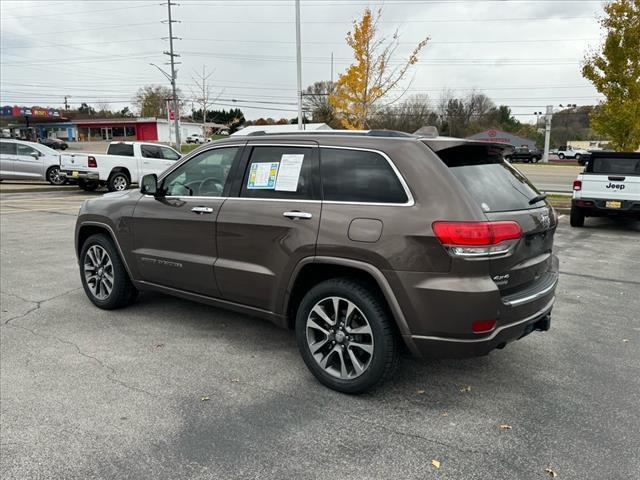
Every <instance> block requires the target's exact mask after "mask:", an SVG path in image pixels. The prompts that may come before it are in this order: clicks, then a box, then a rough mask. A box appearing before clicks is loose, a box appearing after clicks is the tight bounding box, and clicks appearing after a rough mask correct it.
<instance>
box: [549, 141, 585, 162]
mask: <svg viewBox="0 0 640 480" xmlns="http://www.w3.org/2000/svg"><path fill="white" fill-rule="evenodd" d="M588 153H589V152H588V151H587V150H584V149H582V148H573V147H571V146H570V145H567V146H564V147H560V148H558V152H557V155H558V158H559V159H560V160H564V159H565V158H575V159H576V160H577V161H578V162H579V161H580V157H582V156H583V155H586V154H588Z"/></svg>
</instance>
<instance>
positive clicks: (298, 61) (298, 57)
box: [169, 0, 303, 130]
mask: <svg viewBox="0 0 640 480" xmlns="http://www.w3.org/2000/svg"><path fill="white" fill-rule="evenodd" d="M169 1H170V0H169ZM296 65H297V70H298V130H302V129H303V125H302V50H301V46H300V0H296Z"/></svg>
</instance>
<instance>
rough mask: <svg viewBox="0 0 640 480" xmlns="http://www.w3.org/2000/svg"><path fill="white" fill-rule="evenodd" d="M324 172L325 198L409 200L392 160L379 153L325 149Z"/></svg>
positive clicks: (383, 200)
mask: <svg viewBox="0 0 640 480" xmlns="http://www.w3.org/2000/svg"><path fill="white" fill-rule="evenodd" d="M320 172H321V176H322V191H323V193H324V200H325V201H337V202H367V203H406V202H407V201H408V198H407V194H406V192H405V190H404V188H403V187H402V184H401V183H400V180H399V179H398V176H397V175H396V173H395V171H394V170H393V168H392V167H391V165H389V162H388V161H387V159H386V158H384V157H383V156H382V155H380V154H378V153H375V152H366V151H361V150H343V149H337V148H323V149H321V152H320Z"/></svg>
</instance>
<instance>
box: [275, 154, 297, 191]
mask: <svg viewBox="0 0 640 480" xmlns="http://www.w3.org/2000/svg"><path fill="white" fill-rule="evenodd" d="M303 160H304V154H288V155H287V154H285V155H282V158H281V159H280V170H279V171H278V179H277V180H276V190H278V191H281V192H295V191H296V190H298V181H299V180H300V171H301V170H302V161H303Z"/></svg>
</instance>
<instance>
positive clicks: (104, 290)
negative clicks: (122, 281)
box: [84, 245, 114, 300]
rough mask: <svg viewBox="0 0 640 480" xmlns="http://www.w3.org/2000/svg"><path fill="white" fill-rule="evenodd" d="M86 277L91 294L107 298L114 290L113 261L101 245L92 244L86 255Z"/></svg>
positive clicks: (99, 298) (102, 298)
mask: <svg viewBox="0 0 640 480" xmlns="http://www.w3.org/2000/svg"><path fill="white" fill-rule="evenodd" d="M84 278H85V281H86V282H87V286H88V287H89V290H90V291H91V294H92V295H93V296H94V297H95V298H97V299H98V300H105V299H106V298H108V297H109V295H111V291H112V290H113V284H114V280H113V263H112V262H111V257H109V254H108V253H107V251H106V250H105V249H104V248H102V247H101V246H100V245H92V246H91V247H89V249H88V250H87V253H86V254H85V256H84Z"/></svg>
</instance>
